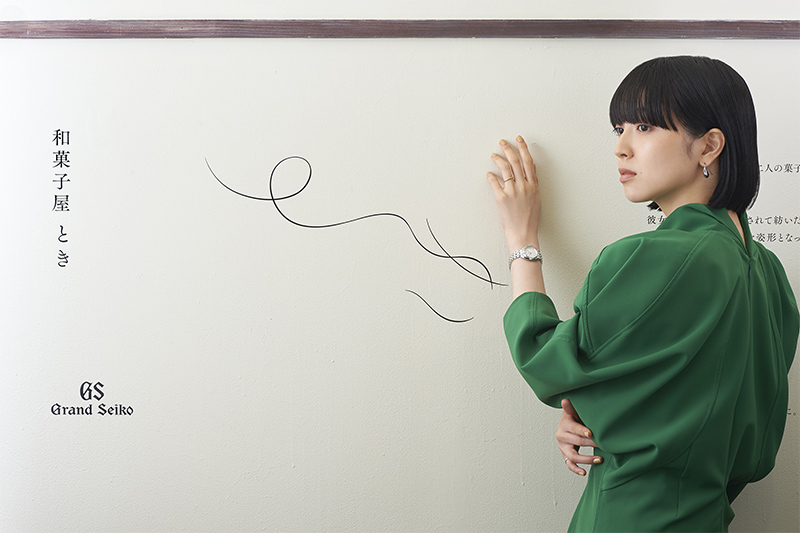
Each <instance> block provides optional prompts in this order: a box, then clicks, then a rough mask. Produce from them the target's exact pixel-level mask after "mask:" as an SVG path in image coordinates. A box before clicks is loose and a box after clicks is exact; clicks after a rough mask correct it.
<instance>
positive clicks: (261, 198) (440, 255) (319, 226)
mask: <svg viewBox="0 0 800 533" xmlns="http://www.w3.org/2000/svg"><path fill="white" fill-rule="evenodd" d="M292 159H297V160H300V161H303V162H304V163H305V164H306V166H307V167H308V177H307V178H306V180H305V182H304V183H303V186H302V187H300V188H299V189H298V190H297V191H295V192H293V193H291V194H287V195H286V196H280V197H276V196H275V195H274V192H273V180H274V178H275V172H276V171H277V170H278V168H279V167H280V166H281V165H282V164H283V163H285V162H286V161H289V160H292ZM205 161H206V166H207V167H208V170H209V172H211V175H212V176H214V179H216V180H217V182H219V184H220V185H222V186H223V187H225V188H226V189H227V190H229V191H230V192H232V193H234V194H237V195H239V196H242V197H244V198H249V199H251V200H258V201H267V202H272V205H273V206H274V207H275V210H276V211H277V212H278V214H280V216H281V217H283V218H284V219H285V220H286V221H287V222H289V223H291V224H294V225H295V226H299V227H301V228H309V229H322V228H333V227H336V226H343V225H345V224H351V223H353V222H358V221H360V220H366V219H368V218H375V217H393V218H396V219H399V220H401V221H402V222H403V223H404V224H405V225H406V227H407V228H408V230H409V231H410V232H411V236H412V237H413V238H414V240H415V241H416V242H417V244H418V245H419V246H420V247H421V248H422V249H423V250H425V251H426V252H427V253H429V254H431V255H433V256H434V257H438V258H441V259H449V260H451V261H453V262H454V263H455V264H456V265H458V266H459V267H460V268H461V269H462V270H464V271H465V272H467V273H468V274H470V275H471V276H474V277H476V278H478V279H479V280H481V281H484V282H486V283H489V285H490V286H491V287H494V286H495V285H499V286H502V287H505V286H506V284H505V283H498V282H496V281H494V280H493V279H492V275H491V273H490V272H489V269H488V268H487V267H486V265H485V264H483V262H481V261H480V260H479V259H477V258H475V257H471V256H465V255H450V253H449V252H448V251H447V250H445V248H444V246H442V244H441V243H440V242H439V240H438V239H437V238H436V235H434V233H433V229H432V228H431V224H430V222H429V221H428V219H425V223H426V224H427V226H428V231H429V232H430V234H431V237H433V240H434V242H436V245H437V246H438V247H439V249H441V251H442V253H437V252H435V251H433V250H431V249H430V248H428V247H427V246H425V245H424V244H423V243H422V241H420V240H419V238H418V237H417V234H416V233H415V232H414V229H413V228H412V227H411V224H410V223H409V222H408V220H406V219H405V218H404V217H403V216H401V215H399V214H397V213H391V212H381V213H371V214H368V215H362V216H359V217H356V218H351V219H349V220H343V221H341V222H333V223H330V224H304V223H302V222H298V221H296V220H293V219H291V218H289V217H288V216H287V215H286V213H284V212H283V211H282V210H281V208H280V206H279V205H278V202H279V201H282V200H288V199H289V198H292V197H294V196H297V195H298V194H300V193H301V192H303V191H304V190H305V188H306V187H308V184H309V183H311V175H312V169H311V163H310V162H309V161H308V160H307V159H306V158H305V157H302V156H299V155H292V156H288V157H284V158H283V159H281V160H280V161H278V163H276V164H275V166H274V167H273V168H272V171H271V172H270V175H269V196H253V195H250V194H246V193H243V192H241V191H237V190H235V189H233V188H232V187H230V186H228V185H227V184H226V183H225V182H223V181H222V180H221V179H220V178H219V176H217V175H216V173H215V172H214V170H213V169H212V168H211V164H210V163H209V162H208V159H206V160H205ZM463 261H470V262H474V263H477V264H478V265H480V267H481V268H482V270H483V271H484V272H485V276H484V275H482V274H478V273H475V272H473V271H472V270H470V269H469V268H467V267H466V266H464V265H463V264H462V262H463ZM406 292H410V293H411V294H414V295H415V296H417V297H418V298H419V299H420V300H422V301H423V302H424V303H425V305H427V306H428V307H429V308H430V310H431V311H433V312H434V313H435V314H436V315H437V316H439V317H440V318H442V319H444V320H447V321H448V322H454V323H464V322H469V321H470V320H472V318H474V317H470V318H467V319H453V318H447V317H446V316H444V315H442V314H441V313H439V312H438V311H437V310H436V309H434V308H433V306H431V304H429V303H428V302H427V301H426V300H425V298H423V297H422V296H420V295H419V294H418V293H416V292H414V291H412V290H408V289H406Z"/></svg>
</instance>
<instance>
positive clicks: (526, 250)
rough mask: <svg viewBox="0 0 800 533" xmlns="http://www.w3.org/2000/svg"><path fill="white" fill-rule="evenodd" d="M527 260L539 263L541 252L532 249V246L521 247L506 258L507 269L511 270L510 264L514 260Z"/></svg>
mask: <svg viewBox="0 0 800 533" xmlns="http://www.w3.org/2000/svg"><path fill="white" fill-rule="evenodd" d="M520 257H521V258H522V259H527V260H528V261H539V262H541V260H542V252H540V251H539V250H537V249H536V248H534V247H533V246H523V247H522V248H520V249H519V250H517V251H516V252H514V253H513V254H511V256H510V257H509V258H508V269H509V270H511V263H512V262H513V261H514V259H519V258H520Z"/></svg>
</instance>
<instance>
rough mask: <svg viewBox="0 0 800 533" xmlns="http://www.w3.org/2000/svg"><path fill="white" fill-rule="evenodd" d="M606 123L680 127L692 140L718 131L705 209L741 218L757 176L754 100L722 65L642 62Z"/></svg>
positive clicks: (686, 59) (696, 60) (685, 60)
mask: <svg viewBox="0 0 800 533" xmlns="http://www.w3.org/2000/svg"><path fill="white" fill-rule="evenodd" d="M609 118H610V119H611V124H612V125H613V126H617V125H620V124H624V123H628V124H650V125H652V126H658V127H660V128H667V129H670V130H674V131H677V129H678V127H677V124H680V125H681V126H683V128H684V129H685V130H686V131H687V133H688V134H689V135H691V136H692V137H695V138H699V137H702V136H703V135H704V134H705V133H706V132H707V131H708V130H710V129H712V128H719V129H720V130H721V131H722V133H723V134H724V135H725V147H724V148H723V150H722V153H721V154H720V156H719V182H718V184H717V186H716V188H715V189H714V193H713V194H712V195H711V199H710V200H709V202H708V205H709V207H711V208H713V209H721V208H727V209H732V210H733V211H735V212H736V213H739V214H741V213H742V212H743V211H744V210H745V209H747V208H748V207H750V206H752V205H753V202H755V199H756V196H757V194H758V186H759V180H760V177H761V176H760V170H759V166H758V147H757V146H756V112H755V108H754V106H753V98H752V96H750V90H749V89H748V88H747V83H745V81H744V79H743V78H742V77H741V76H740V75H739V74H738V73H737V72H736V71H735V70H733V69H732V68H731V67H730V66H728V65H727V64H725V63H723V62H722V61H720V60H718V59H709V58H707V57H694V56H677V57H659V58H656V59H651V60H650V61H646V62H644V63H642V64H641V65H639V66H638V67H636V68H635V69H633V70H632V71H631V72H630V74H628V75H627V76H626V77H625V79H624V80H622V83H620V85H619V87H618V88H617V90H616V92H615V93H614V96H613V97H612V98H611V105H610V107H609ZM676 122H677V123H676ZM650 207H651V208H653V209H656V208H658V206H657V205H656V204H655V203H652V204H650Z"/></svg>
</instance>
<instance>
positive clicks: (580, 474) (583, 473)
mask: <svg viewBox="0 0 800 533" xmlns="http://www.w3.org/2000/svg"><path fill="white" fill-rule="evenodd" d="M578 475H579V476H585V475H586V472H583V471H581V472H578Z"/></svg>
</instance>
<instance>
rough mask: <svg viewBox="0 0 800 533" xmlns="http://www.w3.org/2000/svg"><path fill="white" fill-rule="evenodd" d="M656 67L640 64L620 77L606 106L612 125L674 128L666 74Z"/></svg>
mask: <svg viewBox="0 0 800 533" xmlns="http://www.w3.org/2000/svg"><path fill="white" fill-rule="evenodd" d="M655 66H656V65H655V64H654V63H645V64H643V65H640V66H638V67H636V68H635V69H634V70H633V71H631V73H630V74H628V75H627V76H626V77H625V79H624V80H622V83H621V84H620V85H619V87H618V88H617V90H616V92H615V93H614V96H613V97H612V98H611V105H610V106H609V118H610V119H611V125H612V126H617V125H619V124H625V123H628V124H650V125H652V126H658V127H659V128H665V129H670V130H673V131H677V129H678V127H677V125H676V124H675V122H674V120H673V117H674V116H675V115H674V109H673V108H674V106H675V103H674V101H673V98H672V91H671V90H670V88H669V87H668V83H669V76H667V75H665V73H664V72H663V71H662V70H661V69H656V68H654V67H655Z"/></svg>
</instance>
